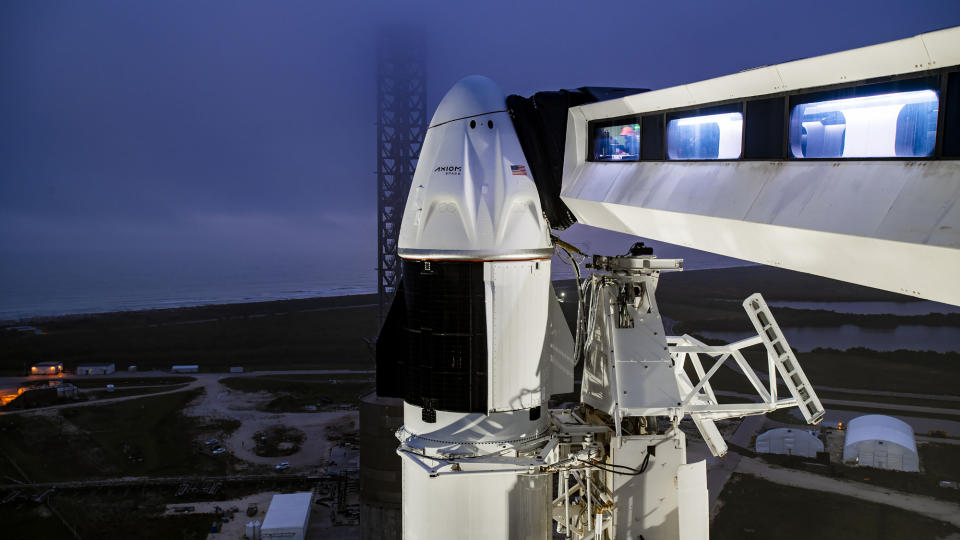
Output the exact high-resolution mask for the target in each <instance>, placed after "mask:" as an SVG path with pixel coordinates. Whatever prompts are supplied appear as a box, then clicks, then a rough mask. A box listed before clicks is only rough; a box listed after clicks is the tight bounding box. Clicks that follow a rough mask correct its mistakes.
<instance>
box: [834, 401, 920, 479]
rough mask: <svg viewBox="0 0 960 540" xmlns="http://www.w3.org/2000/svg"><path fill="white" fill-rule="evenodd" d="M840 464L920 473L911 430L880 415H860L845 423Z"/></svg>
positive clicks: (892, 419)
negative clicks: (844, 436)
mask: <svg viewBox="0 0 960 540" xmlns="http://www.w3.org/2000/svg"><path fill="white" fill-rule="evenodd" d="M843 462H844V463H847V464H854V465H859V466H861V467H876V468H878V469H891V470H895V471H909V472H919V471H920V458H919V457H918V456H917V443H916V442H915V441H914V439H913V429H912V428H911V427H910V426H909V425H907V424H906V423H905V422H902V421H900V420H897V419H896V418H892V417H890V416H883V415H880V414H868V415H866V416H860V417H857V418H854V419H853V420H851V421H850V423H849V424H847V437H846V440H845V441H844V443H843Z"/></svg>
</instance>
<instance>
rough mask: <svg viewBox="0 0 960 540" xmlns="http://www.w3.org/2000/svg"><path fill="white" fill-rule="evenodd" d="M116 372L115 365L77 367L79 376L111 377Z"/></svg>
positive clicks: (82, 365)
mask: <svg viewBox="0 0 960 540" xmlns="http://www.w3.org/2000/svg"><path fill="white" fill-rule="evenodd" d="M116 370H117V366H116V365H115V364H107V363H104V364H81V365H79V366H77V375H109V374H111V373H113V372H114V371H116Z"/></svg>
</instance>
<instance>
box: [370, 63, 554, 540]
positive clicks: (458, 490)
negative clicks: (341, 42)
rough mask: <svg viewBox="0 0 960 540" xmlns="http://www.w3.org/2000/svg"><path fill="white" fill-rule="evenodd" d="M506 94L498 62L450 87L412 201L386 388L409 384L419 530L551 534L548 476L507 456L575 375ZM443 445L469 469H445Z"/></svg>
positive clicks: (409, 481)
mask: <svg viewBox="0 0 960 540" xmlns="http://www.w3.org/2000/svg"><path fill="white" fill-rule="evenodd" d="M506 108H507V107H506V98H505V96H504V94H503V91H502V90H501V89H500V88H499V87H498V86H497V85H496V84H495V83H493V82H492V81H491V80H489V79H487V78H485V77H479V76H472V77H467V78H465V79H463V80H461V81H460V82H459V83H457V84H456V85H455V86H454V87H453V88H452V89H451V90H450V91H449V92H447V94H446V96H445V97H444V98H443V100H442V101H441V103H440V105H439V107H438V108H437V111H436V113H435V114H434V116H433V119H432V121H431V123H430V127H429V129H428V130H427V133H426V137H425V139H424V143H423V149H422V151H421V153H420V160H419V163H418V165H417V170H416V173H415V175H414V179H413V183H412V186H411V191H410V194H409V197H408V199H407V205H406V209H405V211H404V215H403V221H402V225H401V228H400V236H399V244H398V252H399V255H400V257H401V258H402V265H403V285H402V287H401V288H400V289H399V290H398V292H397V296H396V297H395V300H394V303H393V305H392V307H391V309H390V313H389V315H388V317H387V320H386V321H385V323H384V328H383V330H382V331H381V335H380V338H379V340H378V343H377V392H378V394H380V395H382V396H392V397H401V398H403V400H404V424H405V425H404V427H403V428H402V429H401V430H400V431H399V432H398V437H399V438H400V441H401V456H402V457H403V458H404V459H403V537H404V538H406V539H411V540H412V539H434V538H437V539H439V538H443V539H448V538H484V539H488V538H508V537H509V538H549V535H550V520H551V518H550V510H549V501H550V499H551V497H550V489H551V486H550V476H549V475H546V474H543V475H527V474H517V473H516V472H510V471H515V470H516V464H515V463H509V464H508V463H500V462H498V461H497V458H498V457H499V456H510V457H517V456H524V455H526V454H527V453H529V452H531V451H532V449H534V448H536V447H537V446H542V442H543V440H544V438H545V437H546V435H547V433H548V431H549V429H550V424H549V419H548V416H549V414H548V412H547V410H546V407H547V400H548V399H549V396H550V395H551V394H554V393H560V392H572V391H573V374H572V371H573V339H572V337H571V335H570V332H569V329H568V327H567V325H566V323H565V322H564V320H563V315H562V313H561V311H560V307H559V304H558V303H557V302H556V295H555V294H554V292H553V288H552V285H551V281H550V257H551V255H552V254H553V247H552V244H551V240H550V233H549V228H548V226H547V223H546V221H545V220H544V218H543V214H542V212H541V208H540V199H539V196H538V193H537V188H536V186H535V184H534V182H533V180H532V178H531V175H530V172H529V166H528V164H527V162H526V159H525V158H524V154H523V150H522V149H521V146H520V143H519V141H518V139H517V135H516V132H515V130H514V127H513V123H512V122H511V119H510V116H509V114H508V113H507V111H506ZM445 458H460V461H459V465H458V467H459V468H460V469H461V470H460V472H459V474H451V475H439V476H438V475H435V474H432V472H431V469H432V467H433V466H435V465H436V464H437V463H438V460H443V459H445ZM462 458H469V459H462ZM463 473H475V474H463Z"/></svg>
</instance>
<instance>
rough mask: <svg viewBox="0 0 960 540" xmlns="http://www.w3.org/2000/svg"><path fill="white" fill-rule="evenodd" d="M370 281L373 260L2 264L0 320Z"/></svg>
mask: <svg viewBox="0 0 960 540" xmlns="http://www.w3.org/2000/svg"><path fill="white" fill-rule="evenodd" d="M5 262H6V261H5ZM34 263H35V261H34ZM150 263H152V264H150ZM25 266H29V268H24V267H25ZM376 286H377V275H376V271H375V270H374V269H373V264H357V263H353V264H350V263H345V262H343V261H340V264H338V262H337V261H319V262H310V261H265V262H263V263H261V264H251V263H238V262H237V261H229V262H225V263H224V264H222V265H221V264H216V261H212V262H211V261H207V262H206V263H204V264H194V265H189V266H187V265H175V264H170V263H169V262H166V261H148V263H147V264H144V262H143V261H138V262H137V263H133V264H129V263H128V264H124V265H114V264H109V263H108V262H107V261H97V260H90V259H81V260H74V261H65V262H64V263H62V264H55V263H53V264H30V265H26V264H24V265H21V268H17V265H16V264H12V265H8V264H4V265H0V321H9V320H16V319H22V318H31V317H46V316H55V315H72V314H85V313H104V312H112V311H134V310H144V309H163V308H174V307H187V306H200V305H210V304H227V303H240V302H263V301H270V300H286V299H297V298H313V297H318V296H342V295H350V294H364V293H372V292H376Z"/></svg>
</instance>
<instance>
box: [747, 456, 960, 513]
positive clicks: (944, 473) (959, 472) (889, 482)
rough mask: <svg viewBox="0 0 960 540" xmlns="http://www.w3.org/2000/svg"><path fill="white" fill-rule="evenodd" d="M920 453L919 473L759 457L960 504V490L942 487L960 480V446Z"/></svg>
mask: <svg viewBox="0 0 960 540" xmlns="http://www.w3.org/2000/svg"><path fill="white" fill-rule="evenodd" d="M917 451H918V452H919V454H920V467H921V469H922V471H921V472H920V473H919V474H918V473H909V472H902V471H888V470H884V469H874V468H867V467H851V466H847V465H843V464H841V463H831V464H830V465H829V466H827V467H823V466H817V465H811V464H810V463H809V462H807V461H804V460H802V459H800V458H797V457H794V456H783V455H774V454H757V456H758V457H760V458H761V459H763V460H764V461H767V462H769V463H773V464H776V465H780V466H782V467H789V468H792V469H800V470H804V471H807V472H810V473H814V474H821V475H824V476H831V477H833V478H839V479H843V480H851V481H854V482H862V483H864V484H870V485H874V486H881V487H885V488H889V489H892V490H895V491H903V492H905V493H915V494H918V495H925V496H927V497H934V498H937V499H944V500H948V501H954V502H958V503H960V491H958V490H955V489H944V488H941V487H940V486H939V485H938V483H939V482H940V480H955V479H960V446H957V445H951V444H938V443H925V444H919V445H917Z"/></svg>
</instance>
